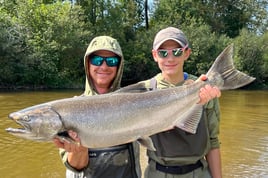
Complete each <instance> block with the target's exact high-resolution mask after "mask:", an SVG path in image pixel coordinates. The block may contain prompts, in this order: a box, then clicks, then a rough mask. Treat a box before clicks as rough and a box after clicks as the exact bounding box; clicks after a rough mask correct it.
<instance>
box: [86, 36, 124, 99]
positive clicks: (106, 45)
mask: <svg viewBox="0 0 268 178" xmlns="http://www.w3.org/2000/svg"><path fill="white" fill-rule="evenodd" d="M99 50H107V51H111V52H113V53H115V54H117V55H118V56H119V57H121V60H120V64H119V66H118V71H117V75H116V77H115V79H114V81H113V83H112V85H111V88H110V90H109V92H112V91H115V90H117V89H119V88H120V83H121V78H122V75H123V66H124V56H123V53H122V50H121V47H120V45H119V43H118V42H117V40H116V39H114V38H112V37H109V36H98V37H95V38H94V39H93V40H92V41H91V42H90V44H89V45H88V47H87V51H86V53H85V56H84V68H85V73H86V86H85V93H84V94H85V95H95V94H97V92H96V90H95V89H94V85H93V83H92V79H91V78H90V76H89V69H88V65H87V63H88V60H89V59H88V56H90V55H91V54H92V53H94V52H96V51H99Z"/></svg>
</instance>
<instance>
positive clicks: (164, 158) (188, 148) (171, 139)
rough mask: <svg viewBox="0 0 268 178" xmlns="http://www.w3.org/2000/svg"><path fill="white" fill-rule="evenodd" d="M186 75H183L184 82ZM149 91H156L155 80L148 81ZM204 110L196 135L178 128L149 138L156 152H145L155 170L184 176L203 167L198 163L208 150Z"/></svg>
mask: <svg viewBox="0 0 268 178" xmlns="http://www.w3.org/2000/svg"><path fill="white" fill-rule="evenodd" d="M187 79H188V74H187V73H184V80H187ZM150 89H151V90H156V89H157V80H156V79H155V78H152V79H151V80H150ZM206 127H207V122H206V114H205V109H204V110H203V115H202V117H201V120H200V122H199V125H198V128H197V133H196V134H190V133H187V132H185V131H183V130H181V129H179V128H176V127H175V128H174V129H172V130H169V131H165V132H161V133H159V134H155V135H153V136H151V139H152V140H153V143H154V146H155V147H156V151H155V152H153V151H150V150H147V154H148V156H149V163H150V164H153V165H155V168H156V170H158V171H161V172H165V173H168V174H186V173H189V172H192V171H193V170H195V169H197V168H200V167H202V166H203V164H202V162H201V161H200V160H201V159H202V158H203V157H204V150H206V149H207V148H208V145H207V143H208V130H207V128H206ZM189 156H193V157H195V158H193V160H191V161H189V162H191V163H183V162H184V161H181V160H183V159H184V158H185V157H189Z"/></svg>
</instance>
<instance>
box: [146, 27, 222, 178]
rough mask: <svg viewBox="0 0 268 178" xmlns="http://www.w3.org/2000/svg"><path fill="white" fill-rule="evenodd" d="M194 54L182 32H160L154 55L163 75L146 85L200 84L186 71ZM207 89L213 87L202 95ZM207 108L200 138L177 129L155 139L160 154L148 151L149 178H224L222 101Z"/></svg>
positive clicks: (172, 29) (147, 169) (147, 173)
mask: <svg viewBox="0 0 268 178" xmlns="http://www.w3.org/2000/svg"><path fill="white" fill-rule="evenodd" d="M190 53H191V49H190V46H189V42H188V40H187V38H186V36H185V35H184V33H183V32H182V31H181V30H179V29H177V28H174V27H168V28H165V29H163V30H161V31H159V32H158V33H157V34H156V36H155V39H154V43H153V50H152V55H153V58H154V60H155V62H157V64H158V67H159V69H160V70H161V73H159V74H157V75H156V76H155V77H153V78H152V79H150V80H146V81H143V82H142V83H144V84H145V85H146V86H147V87H150V88H154V89H163V88H169V87H175V86H180V85H183V84H187V83H189V82H191V81H193V80H196V79H197V77H194V76H192V75H188V74H187V73H185V72H184V71H183V66H184V62H185V61H186V60H187V59H188V58H189V56H190ZM207 87H208V88H210V87H211V86H206V87H205V88H202V89H201V91H202V90H204V89H206V88H207ZM214 89H215V88H214ZM212 91H213V90H212ZM214 92H215V93H214V94H215V95H214V96H218V97H219V96H220V93H219V92H218V91H217V89H215V90H214ZM217 92H218V93H217ZM212 93H213V92H212ZM200 94H201V93H200ZM201 98H202V97H201ZM201 104H203V103H202V102H201ZM203 108H204V109H203V115H202V117H201V120H200V123H199V125H198V128H197V133H196V134H190V133H187V132H185V131H183V130H181V129H179V128H174V129H172V130H169V131H165V132H161V133H159V134H156V135H153V136H151V138H152V140H153V143H154V146H155V148H156V151H150V150H147V155H148V157H149V164H148V166H147V168H146V171H145V177H146V178H167V177H172V178H194V177H196V178H197V177H198V178H203V177H204V178H207V177H213V178H220V177H221V158H220V149H219V140H218V134H219V114H220V111H219V103H218V100H217V99H214V100H211V101H210V102H209V103H207V104H206V105H205V106H204V107H203Z"/></svg>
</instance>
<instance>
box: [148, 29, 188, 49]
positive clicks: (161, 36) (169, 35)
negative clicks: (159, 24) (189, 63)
mask: <svg viewBox="0 0 268 178" xmlns="http://www.w3.org/2000/svg"><path fill="white" fill-rule="evenodd" d="M167 40H174V41H176V42H177V43H179V44H180V45H181V47H185V46H186V45H188V40H187V38H186V36H185V35H184V33H183V32H182V31H181V30H180V29H178V28H174V27H168V28H165V29H162V30H160V31H159V32H158V33H157V34H156V36H155V38H154V43H153V49H154V50H157V49H158V48H159V47H160V46H161V45H162V44H163V43H164V42H165V41H167Z"/></svg>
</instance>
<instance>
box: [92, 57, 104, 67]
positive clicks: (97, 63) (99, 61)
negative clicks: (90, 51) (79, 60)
mask: <svg viewBox="0 0 268 178" xmlns="http://www.w3.org/2000/svg"><path fill="white" fill-rule="evenodd" d="M103 61H104V58H103V57H101V56H93V57H91V59H90V63H91V64H93V65H94V66H101V65H102V63H103Z"/></svg>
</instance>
